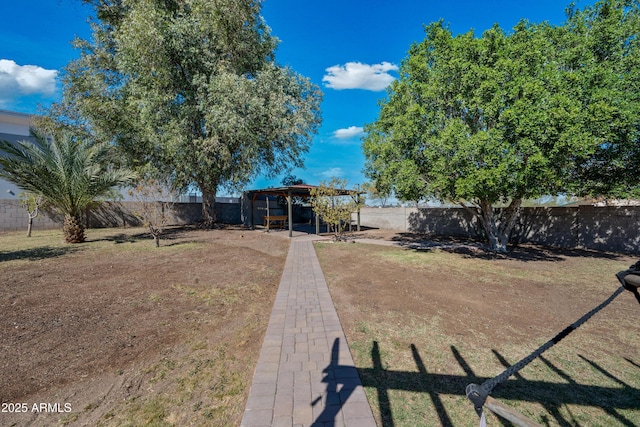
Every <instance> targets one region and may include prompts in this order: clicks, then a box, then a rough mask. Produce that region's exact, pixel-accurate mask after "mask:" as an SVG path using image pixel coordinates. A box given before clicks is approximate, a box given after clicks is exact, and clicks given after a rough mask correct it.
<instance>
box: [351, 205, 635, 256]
mask: <svg viewBox="0 0 640 427" xmlns="http://www.w3.org/2000/svg"><path fill="white" fill-rule="evenodd" d="M360 222H361V224H362V225H363V226H365V227H375V228H383V229H389V230H396V231H402V232H415V233H427V234H433V235H440V236H442V235H444V236H458V237H471V238H476V237H479V236H480V235H481V229H480V226H479V224H478V222H477V220H476V219H475V218H474V217H473V216H472V215H471V214H470V213H469V212H468V211H467V210H465V209H462V208H405V207H400V208H363V209H362V210H361V212H360ZM511 242H512V243H534V244H541V245H547V246H554V247H559V248H567V249H575V248H580V249H593V250H599V251H610V252H619V253H626V254H640V206H621V207H618V206H616V207H612V206H609V207H596V206H576V207H552V208H548V207H535V208H534V207H531V208H523V209H522V211H521V213H520V217H519V218H518V222H517V224H516V226H515V228H514V230H513V232H512V234H511Z"/></svg>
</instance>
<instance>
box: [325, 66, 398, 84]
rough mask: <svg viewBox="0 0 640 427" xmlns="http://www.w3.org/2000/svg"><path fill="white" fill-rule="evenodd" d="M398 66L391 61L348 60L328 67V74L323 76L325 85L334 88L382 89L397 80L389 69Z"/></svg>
mask: <svg viewBox="0 0 640 427" xmlns="http://www.w3.org/2000/svg"><path fill="white" fill-rule="evenodd" d="M397 69H398V66H397V65H395V64H391V63H389V62H382V63H380V64H373V65H369V64H363V63H361V62H347V63H346V64H345V65H334V66H333V67H329V68H327V69H326V70H325V71H326V72H327V74H326V75H325V76H324V77H323V78H322V81H323V82H326V83H325V86H327V87H329V88H332V89H338V90H341V89H366V90H371V91H381V90H384V89H385V88H386V87H387V86H389V85H390V84H391V82H393V80H395V77H393V76H392V75H391V74H389V71H395V70H397Z"/></svg>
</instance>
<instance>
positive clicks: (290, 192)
mask: <svg viewBox="0 0 640 427" xmlns="http://www.w3.org/2000/svg"><path fill="white" fill-rule="evenodd" d="M314 188H317V186H316V185H307V184H300V185H289V186H286V187H274V188H265V189H261V190H250V191H247V192H246V194H247V196H248V198H249V199H250V200H251V210H250V212H251V226H252V227H255V222H254V218H253V204H254V202H255V200H256V199H258V198H259V197H260V196H282V197H284V198H286V200H287V222H288V225H289V237H293V208H292V200H293V198H294V197H301V198H303V199H310V198H311V197H313V196H311V190H312V189H314ZM333 190H334V191H335V194H336V196H351V197H355V199H356V202H359V198H360V195H361V194H364V192H361V191H358V190H346V189H340V188H335V189H333ZM267 205H268V201H267ZM357 214H358V219H357V226H358V231H360V208H358V211H357ZM315 217H316V234H320V220H319V219H318V215H317V214H316V215H315Z"/></svg>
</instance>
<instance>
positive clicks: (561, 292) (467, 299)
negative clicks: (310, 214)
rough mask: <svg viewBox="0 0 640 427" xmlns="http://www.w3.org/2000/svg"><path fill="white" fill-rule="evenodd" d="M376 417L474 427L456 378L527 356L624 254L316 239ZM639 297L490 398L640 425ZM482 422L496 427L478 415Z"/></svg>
mask: <svg viewBox="0 0 640 427" xmlns="http://www.w3.org/2000/svg"><path fill="white" fill-rule="evenodd" d="M316 251H317V253H318V255H319V258H320V262H321V264H322V268H323V271H324V272H325V276H326V278H327V282H328V284H329V288H330V290H331V294H332V297H333V299H334V301H335V303H336V308H337V310H338V314H339V316H340V320H341V322H342V324H343V327H344V329H345V333H346V336H347V339H348V341H349V346H350V348H351V351H352V353H353V356H354V360H355V363H356V367H357V368H358V370H359V373H360V376H361V379H362V381H363V384H364V386H365V390H366V392H367V396H368V398H369V402H370V403H371V406H372V409H373V411H374V415H375V417H376V420H377V422H378V424H379V425H381V426H396V427H399V426H415V425H429V426H431V425H433V426H435V425H453V426H476V425H477V424H478V419H477V416H476V414H475V412H474V411H473V408H472V405H471V403H470V402H469V401H468V400H467V398H466V397H465V396H464V390H465V386H466V385H467V384H469V383H471V382H476V383H481V382H483V381H484V380H486V379H488V378H491V377H494V376H495V375H497V374H499V373H501V372H502V371H503V370H504V369H505V368H506V367H507V366H509V365H511V364H513V363H515V362H517V361H518V360H520V359H521V358H523V357H525V356H527V355H528V354H529V353H531V352H532V351H533V350H535V349H536V348H538V347H539V346H540V345H541V344H543V343H544V342H546V341H547V340H548V339H550V338H551V337H553V336H554V335H555V334H556V333H557V332H559V331H560V330H562V329H564V328H565V327H566V326H568V325H569V324H571V323H572V322H573V321H575V320H576V319H578V318H579V317H580V316H582V315H583V314H584V313H586V312H587V311H588V310H590V309H591V308H593V307H594V306H596V305H597V304H599V303H600V302H602V301H603V300H604V299H605V298H607V297H608V296H609V295H610V294H611V293H612V292H613V291H615V289H616V288H617V287H618V286H619V284H618V283H617V281H616V280H615V277H614V274H615V273H616V272H618V271H620V270H623V269H626V268H628V266H629V265H630V264H631V263H632V262H634V261H635V259H632V258H629V257H624V256H617V255H612V254H602V253H595V252H581V251H564V252H561V251H550V250H545V249H540V248H533V247H530V248H520V249H517V250H516V251H515V252H514V253H513V254H511V255H510V256H507V257H494V256H492V255H490V254H487V253H485V252H482V251H467V250H461V251H457V250H455V248H449V249H448V250H440V249H430V250H422V251H416V250H411V249H401V248H390V247H384V246H375V245H364V244H322V243H319V244H316ZM639 319H640V305H639V304H638V302H637V301H636V299H635V298H634V297H633V295H631V294H630V293H628V292H625V293H623V294H622V295H620V296H619V297H618V298H617V299H616V300H615V301H614V302H613V303H612V304H611V305H610V306H609V307H607V308H606V309H605V310H603V311H602V312H600V313H598V314H597V315H596V316H594V317H593V318H592V319H591V320H590V321H589V322H587V323H586V324H585V325H584V326H583V327H581V328H580V329H578V330H577V331H575V332H574V333H572V334H571V335H569V336H568V337H567V338H566V339H565V340H564V341H562V342H561V343H559V344H558V345H557V346H555V347H553V348H552V349H551V350H549V351H548V352H547V353H545V354H544V355H543V357H541V358H539V359H537V360H535V361H534V362H533V363H531V364H530V365H529V366H527V367H526V368H524V369H523V370H522V371H520V373H519V374H518V375H516V376H515V377H512V378H511V379H510V380H509V381H508V382H507V383H505V384H503V385H501V386H498V387H496V389H494V392H493V393H492V395H493V396H494V397H495V398H497V399H499V400H501V401H503V402H504V403H506V404H508V405H510V406H512V407H513V408H515V409H517V410H519V411H521V412H522V413H524V414H525V415H527V416H529V417H531V418H532V419H534V420H536V421H537V422H539V423H541V424H543V425H560V426H568V425H593V426H605V425H606V426H615V425H621V426H628V425H640V359H639V358H638V354H640V333H639V332H638V328H637V324H638V320H639ZM488 424H489V425H500V424H501V422H499V421H498V420H496V419H493V418H491V419H489V420H488Z"/></svg>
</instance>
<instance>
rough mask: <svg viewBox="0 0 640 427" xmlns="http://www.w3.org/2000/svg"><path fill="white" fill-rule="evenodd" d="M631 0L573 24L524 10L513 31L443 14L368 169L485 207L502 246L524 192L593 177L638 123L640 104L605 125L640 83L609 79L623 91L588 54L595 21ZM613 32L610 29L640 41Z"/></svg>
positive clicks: (484, 220)
mask: <svg viewBox="0 0 640 427" xmlns="http://www.w3.org/2000/svg"><path fill="white" fill-rule="evenodd" d="M623 3H625V4H626V3H630V2H623V1H614V0H612V1H605V2H601V3H599V4H597V5H596V6H594V8H593V9H588V10H587V11H585V12H579V13H578V12H575V11H574V12H572V14H571V15H570V19H569V20H568V21H567V23H566V24H565V25H563V26H561V27H553V26H550V25H548V24H546V23H543V24H537V25H533V24H530V23H528V22H526V21H523V22H520V23H519V24H518V25H517V26H516V27H515V28H514V29H513V30H512V31H511V32H510V33H506V32H505V31H503V30H501V29H500V28H499V27H498V26H497V25H496V26H494V27H493V28H492V29H490V30H488V31H486V32H485V33H483V34H482V36H481V37H476V36H475V35H474V33H473V32H468V33H466V34H461V35H457V36H454V35H453V34H452V33H451V31H450V30H449V29H448V28H447V26H446V25H444V24H443V23H442V22H438V23H434V24H431V25H429V26H427V27H426V37H425V40H424V41H423V42H422V43H418V44H415V45H413V46H412V47H411V49H410V51H409V55H408V57H407V58H406V59H405V60H404V62H403V64H402V67H401V69H400V78H399V79H398V80H397V81H396V82H394V84H393V85H392V87H391V90H390V93H389V97H388V99H387V100H386V102H385V103H383V105H382V108H381V112H380V116H379V118H378V120H377V121H376V122H375V123H373V124H370V125H369V126H368V127H367V130H368V134H367V137H366V138H365V141H364V151H365V155H366V157H367V171H366V172H367V174H368V176H369V177H370V178H372V179H373V180H374V181H375V182H376V184H377V186H378V187H379V188H381V189H385V190H387V189H389V188H392V189H393V190H394V191H395V193H396V194H397V195H398V196H399V197H401V198H403V199H405V200H418V199H420V198H425V197H436V198H438V199H440V200H442V201H447V202H455V203H459V204H460V205H461V206H463V207H464V208H466V209H469V210H471V211H472V212H473V213H474V215H476V217H477V218H478V220H479V223H480V224H481V225H482V228H483V230H484V232H485V234H486V237H487V238H488V240H489V243H490V246H491V248H492V249H494V250H496V251H500V252H504V251H506V249H507V243H508V239H509V234H510V232H511V230H512V228H513V226H514V224H515V221H516V218H517V215H518V212H519V209H520V206H521V204H522V201H523V200H524V199H526V198H535V197H539V196H542V195H544V194H558V193H560V192H572V191H574V192H575V191H576V189H577V188H582V189H585V188H586V187H587V186H588V183H587V182H586V180H585V179H581V178H580V177H579V176H581V177H582V178H584V177H586V176H588V175H589V174H588V172H586V171H587V169H593V168H594V167H595V165H596V160H595V157H594V156H595V155H596V153H601V155H604V154H602V153H606V154H607V155H612V156H613V155H614V154H613V153H612V151H613V150H610V149H609V148H610V146H611V145H610V144H611V142H612V141H613V140H614V138H617V137H622V134H624V133H625V132H626V131H628V130H629V129H636V130H637V118H634V117H633V115H632V114H626V115H625V116H624V117H621V116H618V117H619V119H620V120H619V121H618V122H616V123H615V124H612V125H611V126H609V127H608V128H607V129H608V130H607V131H604V130H603V129H602V128H601V127H599V126H598V122H599V121H600V120H601V119H604V118H610V117H611V115H613V114H614V112H613V111H612V110H616V108H617V110H616V111H620V109H621V108H622V105H624V106H625V107H629V110H627V111H633V109H634V108H636V107H635V106H637V95H638V94H637V92H636V93H633V94H628V93H626V92H625V91H624V90H622V87H624V86H625V83H620V84H618V86H617V87H615V86H616V85H614V84H609V85H608V86H607V89H610V91H608V92H607V94H606V95H614V97H613V98H608V97H607V96H606V95H605V94H603V93H601V92H599V91H600V89H601V86H599V83H600V82H594V81H592V79H593V78H595V77H596V76H593V73H595V71H594V69H595V68H596V65H594V64H593V63H592V62H590V61H589V60H588V59H589V58H590V55H593V54H594V53H595V52H597V50H598V49H599V48H600V47H601V46H602V42H599V41H597V40H596V39H597V37H596V36H594V35H592V34H590V31H589V30H588V29H585V28H584V27H583V25H591V26H593V22H598V23H603V22H604V19H603V18H602V16H601V15H602V13H601V12H600V11H601V10H602V9H603V8H604V7H605V6H606V7H610V8H614V9H616V8H620V9H625V10H626V12H625V13H632V12H631V9H629V8H628V7H625V6H624V5H623ZM633 3H634V4H635V3H637V2H635V1H634V2H633ZM634 11H635V9H634ZM583 14H586V16H589V17H590V19H591V20H592V22H591V23H587V20H586V19H583V17H584V16H585V15H583ZM613 21H614V20H610V21H609V22H608V23H607V24H606V25H605V24H604V23H603V24H602V25H604V26H609V25H614V24H615V22H613ZM576 26H577V27H580V28H581V29H582V31H583V32H582V33H581V32H579V31H576V30H575V29H574V28H573V27H576ZM609 35H610V36H611V38H610V39H607V38H606V37H604V36H603V37H602V38H603V39H606V40H608V41H609V42H610V43H614V44H615V43H617V44H624V43H629V40H624V39H620V38H618V35H616V34H615V33H613V35H612V34H609ZM632 42H633V44H635V43H636V42H637V40H635V39H634V40H633V41H632ZM585 51H586V53H585ZM572 61H573V62H572ZM618 63H619V62H618V61H615V60H613V61H612V62H611V63H606V62H600V63H598V66H601V67H603V68H605V69H610V68H612V67H613V64H618ZM613 74H615V72H614V73H613ZM617 75H618V78H619V79H622V80H625V79H627V76H626V75H623V74H622V75H621V74H620V73H618V74H617ZM590 76H591V79H590ZM608 76H609V77H611V78H612V79H613V77H612V76H611V75H608ZM594 99H596V100H597V101H598V103H597V104H593V101H594ZM634 105H635V106H634ZM632 106H633V107H632ZM605 112H608V113H607V114H605ZM609 113H610V114H609ZM636 117H637V116H636ZM622 123H624V124H625V125H624V126H622V127H621V124H622ZM622 128H624V130H621V129H622ZM630 138H631V144H628V146H633V145H634V144H635V146H636V147H637V143H638V139H637V131H636V132H635V136H631V137H630ZM625 141H626V140H625ZM628 146H627V147H628ZM627 155H628V152H627ZM615 156H616V158H620V156H619V155H618V154H615ZM621 170H623V171H626V170H627V169H626V168H624V167H623V168H621ZM636 182H637V181H636ZM585 192H586V190H585Z"/></svg>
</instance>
